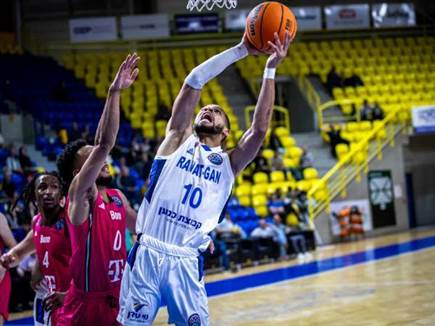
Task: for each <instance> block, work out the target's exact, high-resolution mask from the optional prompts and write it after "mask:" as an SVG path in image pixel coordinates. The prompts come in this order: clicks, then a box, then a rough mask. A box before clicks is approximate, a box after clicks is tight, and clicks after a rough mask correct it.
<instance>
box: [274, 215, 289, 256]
mask: <svg viewBox="0 0 435 326" xmlns="http://www.w3.org/2000/svg"><path fill="white" fill-rule="evenodd" d="M272 228H273V229H274V231H275V241H276V242H278V244H279V256H280V258H281V259H286V258H287V248H288V243H287V231H288V226H286V225H284V224H283V223H282V217H281V215H280V214H273V224H272Z"/></svg>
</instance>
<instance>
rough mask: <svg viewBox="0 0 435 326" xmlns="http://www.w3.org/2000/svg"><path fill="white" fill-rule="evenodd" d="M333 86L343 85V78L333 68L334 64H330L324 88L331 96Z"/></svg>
mask: <svg viewBox="0 0 435 326" xmlns="http://www.w3.org/2000/svg"><path fill="white" fill-rule="evenodd" d="M334 87H343V78H342V77H341V76H340V75H339V74H338V72H337V71H336V70H335V66H334V65H332V66H331V70H329V72H328V75H327V76H326V88H327V89H328V92H329V94H330V95H331V96H332V89H333V88H334Z"/></svg>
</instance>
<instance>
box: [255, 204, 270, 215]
mask: <svg viewBox="0 0 435 326" xmlns="http://www.w3.org/2000/svg"><path fill="white" fill-rule="evenodd" d="M254 209H255V213H256V214H257V215H259V216H261V217H266V216H267V215H269V210H268V209H267V206H265V205H263V206H254Z"/></svg>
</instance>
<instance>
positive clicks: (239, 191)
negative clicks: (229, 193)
mask: <svg viewBox="0 0 435 326" xmlns="http://www.w3.org/2000/svg"><path fill="white" fill-rule="evenodd" d="M250 194H251V185H250V184H249V183H243V184H241V185H240V186H238V187H237V188H236V196H237V197H239V198H240V197H243V196H249V195H250Z"/></svg>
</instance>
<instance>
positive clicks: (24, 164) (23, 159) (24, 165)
mask: <svg viewBox="0 0 435 326" xmlns="http://www.w3.org/2000/svg"><path fill="white" fill-rule="evenodd" d="M18 156H19V160H20V165H21V169H22V170H23V171H24V173H25V174H26V175H27V174H29V173H32V172H34V171H35V166H36V164H35V163H34V162H33V161H32V160H31V159H30V156H29V155H28V154H27V147H26V146H21V147H20V149H19V155H18Z"/></svg>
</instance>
